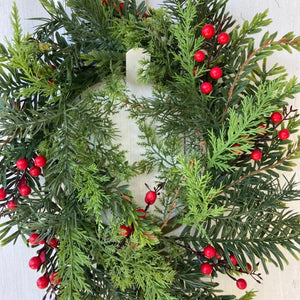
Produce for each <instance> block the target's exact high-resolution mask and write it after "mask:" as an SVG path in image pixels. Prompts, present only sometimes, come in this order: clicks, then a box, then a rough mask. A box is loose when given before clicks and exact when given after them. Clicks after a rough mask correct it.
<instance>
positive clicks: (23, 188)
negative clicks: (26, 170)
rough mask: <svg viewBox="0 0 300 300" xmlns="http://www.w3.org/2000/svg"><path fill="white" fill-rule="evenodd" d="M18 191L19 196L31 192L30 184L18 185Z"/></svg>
mask: <svg viewBox="0 0 300 300" xmlns="http://www.w3.org/2000/svg"><path fill="white" fill-rule="evenodd" d="M19 193H20V195H21V196H24V197H26V196H28V195H29V194H30V193H31V188H30V186H28V185H26V184H24V185H22V186H20V187H19Z"/></svg>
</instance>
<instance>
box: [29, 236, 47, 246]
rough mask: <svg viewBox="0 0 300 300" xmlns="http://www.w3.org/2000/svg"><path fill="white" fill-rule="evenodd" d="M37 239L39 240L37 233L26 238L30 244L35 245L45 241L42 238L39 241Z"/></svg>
mask: <svg viewBox="0 0 300 300" xmlns="http://www.w3.org/2000/svg"><path fill="white" fill-rule="evenodd" d="M39 240H40V235H39V234H37V233H33V234H31V235H30V236H29V238H28V242H29V244H31V245H33V246H36V245H38V244H44V243H45V241H44V240H41V241H39Z"/></svg>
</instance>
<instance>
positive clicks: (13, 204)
mask: <svg viewBox="0 0 300 300" xmlns="http://www.w3.org/2000/svg"><path fill="white" fill-rule="evenodd" d="M17 207H18V203H16V202H15V201H13V200H11V201H8V202H7V208H8V209H9V210H10V211H15V210H16V208H17Z"/></svg>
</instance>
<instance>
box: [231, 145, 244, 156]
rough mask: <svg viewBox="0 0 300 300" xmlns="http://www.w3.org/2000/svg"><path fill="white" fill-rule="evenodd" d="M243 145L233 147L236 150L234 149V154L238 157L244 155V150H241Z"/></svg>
mask: <svg viewBox="0 0 300 300" xmlns="http://www.w3.org/2000/svg"><path fill="white" fill-rule="evenodd" d="M240 147H241V145H239V144H234V145H233V146H232V148H235V149H232V152H233V153H234V154H237V155H241V154H242V150H241V148H240Z"/></svg>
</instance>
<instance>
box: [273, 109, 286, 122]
mask: <svg viewBox="0 0 300 300" xmlns="http://www.w3.org/2000/svg"><path fill="white" fill-rule="evenodd" d="M282 119H283V117H282V114H281V113H280V112H278V111H275V112H273V113H272V115H271V121H272V122H273V123H280V122H281V121H282Z"/></svg>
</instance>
